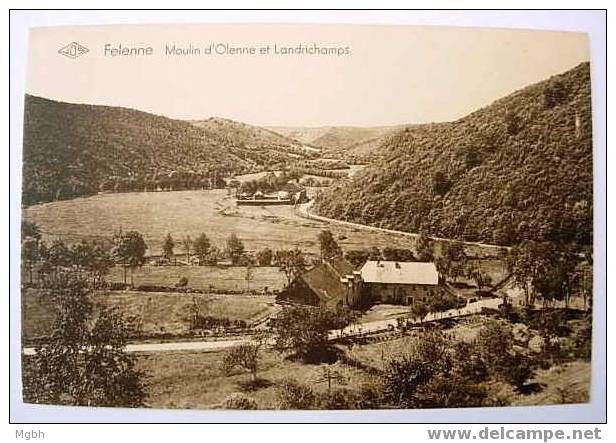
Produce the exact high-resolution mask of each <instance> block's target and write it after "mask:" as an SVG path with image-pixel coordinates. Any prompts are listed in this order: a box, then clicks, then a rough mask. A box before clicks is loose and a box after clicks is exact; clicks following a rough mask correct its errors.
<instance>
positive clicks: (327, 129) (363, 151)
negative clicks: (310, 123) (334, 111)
mask: <svg viewBox="0 0 616 443" xmlns="http://www.w3.org/2000/svg"><path fill="white" fill-rule="evenodd" d="M404 127H405V126H404V125H402V126H375V127H366V128H364V127H356V126H322V127H314V128H310V127H306V128H301V127H271V128H270V129H272V130H273V131H276V132H278V133H280V134H284V135H285V136H288V137H293V138H295V139H297V140H301V141H303V142H305V143H309V144H311V145H313V146H316V147H319V148H321V149H323V151H324V152H323V154H324V155H325V156H327V157H333V158H339V159H346V160H351V161H352V160H353V159H362V158H367V157H372V156H373V155H374V154H375V153H376V151H377V150H378V148H379V147H380V145H381V144H382V143H383V142H384V141H385V139H386V138H387V137H389V136H391V135H392V134H395V133H396V132H398V131H399V130H401V129H403V128H404Z"/></svg>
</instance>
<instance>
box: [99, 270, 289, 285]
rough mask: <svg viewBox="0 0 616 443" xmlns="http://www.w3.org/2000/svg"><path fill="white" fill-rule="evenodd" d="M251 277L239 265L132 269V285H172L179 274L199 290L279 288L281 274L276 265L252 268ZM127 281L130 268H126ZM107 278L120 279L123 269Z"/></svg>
mask: <svg viewBox="0 0 616 443" xmlns="http://www.w3.org/2000/svg"><path fill="white" fill-rule="evenodd" d="M252 271H253V276H252V279H251V280H250V281H249V282H247V281H246V268H245V267H240V266H234V267H228V268H219V267H216V266H143V267H142V268H138V269H136V270H135V272H134V274H133V281H134V285H135V286H139V285H157V286H174V285H175V284H176V283H177V282H178V281H179V280H180V278H181V277H186V278H188V287H189V288H194V289H200V290H203V291H208V290H213V289H222V290H235V291H238V290H239V291H245V290H247V289H250V290H259V291H262V290H264V289H265V288H267V289H268V290H269V291H272V290H275V289H278V290H280V289H282V288H283V287H284V283H285V277H284V274H283V273H282V272H280V270H279V269H278V268H276V267H254V268H252ZM127 279H128V281H129V282H130V270H129V271H127ZM107 281H109V282H122V281H123V270H122V268H121V267H120V266H117V267H115V268H113V269H112V270H111V272H110V273H109V275H108V276H107Z"/></svg>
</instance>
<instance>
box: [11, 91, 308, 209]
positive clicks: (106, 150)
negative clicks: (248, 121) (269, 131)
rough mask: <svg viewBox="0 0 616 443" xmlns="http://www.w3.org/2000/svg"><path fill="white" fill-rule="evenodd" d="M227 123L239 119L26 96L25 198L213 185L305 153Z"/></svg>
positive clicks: (49, 198) (28, 201) (289, 142)
mask: <svg viewBox="0 0 616 443" xmlns="http://www.w3.org/2000/svg"><path fill="white" fill-rule="evenodd" d="M231 123H234V124H236V125H242V124H240V123H236V122H230V121H229V122H227V123H226V124H225V125H222V126H216V125H211V124H210V125H202V127H198V126H197V125H195V124H192V123H190V122H186V121H180V120H173V119H169V118H166V117H162V116H157V115H153V114H149V113H146V112H141V111H136V110H133V109H127V108H118V107H108V106H93V105H81V104H70V103H62V102H57V101H52V100H47V99H44V98H40V97H34V96H29V95H27V96H26V99H25V115H24V153H23V203H24V204H33V203H37V202H45V201H52V200H58V199H66V198H71V197H76V196H84V195H91V194H94V193H96V192H99V191H143V190H156V189H176V190H177V189H197V188H201V187H218V186H222V185H224V182H222V178H223V177H227V176H230V175H232V174H242V173H249V172H257V171H261V170H264V169H267V168H277V167H278V166H279V165H280V164H285V163H287V162H290V161H293V160H295V159H297V158H309V157H310V156H311V154H310V151H305V152H304V151H303V150H301V149H298V150H294V148H293V146H295V144H294V143H293V140H290V139H285V138H284V137H282V136H279V138H280V139H285V140H283V141H284V143H279V144H276V143H270V144H268V145H267V146H266V145H265V144H251V143H250V142H251V139H250V137H247V136H246V133H247V132H248V131H249V128H250V127H249V126H248V125H244V126H247V128H244V130H243V132H238V131H230V130H229V127H230V126H231ZM203 126H205V127H203ZM272 138H273V136H272ZM252 141H254V139H253V140H252ZM296 144H297V145H301V144H299V143H296Z"/></svg>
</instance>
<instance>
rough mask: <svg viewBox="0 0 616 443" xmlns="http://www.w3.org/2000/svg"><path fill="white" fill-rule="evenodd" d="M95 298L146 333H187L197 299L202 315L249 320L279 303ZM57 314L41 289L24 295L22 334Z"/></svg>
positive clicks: (202, 297) (36, 330) (44, 329)
mask: <svg viewBox="0 0 616 443" xmlns="http://www.w3.org/2000/svg"><path fill="white" fill-rule="evenodd" d="M93 298H94V300H95V301H96V302H98V303H101V304H102V305H103V306H107V307H117V308H119V310H120V312H122V314H123V315H125V316H136V317H137V319H138V322H139V325H140V329H141V332H142V333H144V334H147V335H156V334H163V333H164V334H186V333H188V332H189V331H190V323H191V316H192V312H193V311H192V309H193V306H194V304H195V303H196V304H197V306H199V311H200V314H201V315H210V316H213V317H217V318H222V317H226V318H229V319H231V320H244V321H246V322H248V323H251V322H254V321H259V320H261V319H262V318H264V317H265V316H267V315H268V314H269V313H271V312H273V311H274V310H275V309H276V307H275V304H274V297H273V296H248V295H206V294H181V293H158V292H131V291H127V292H109V293H102V292H101V293H96V294H94V295H93ZM54 318H55V314H54V308H53V305H52V304H51V302H49V300H48V299H47V297H44V296H43V295H42V294H41V292H40V291H37V290H35V289H27V290H24V291H23V295H22V336H23V338H24V339H25V340H26V341H27V340H30V339H33V338H35V337H39V336H41V335H45V334H47V333H49V331H50V330H51V327H52V325H53V321H54Z"/></svg>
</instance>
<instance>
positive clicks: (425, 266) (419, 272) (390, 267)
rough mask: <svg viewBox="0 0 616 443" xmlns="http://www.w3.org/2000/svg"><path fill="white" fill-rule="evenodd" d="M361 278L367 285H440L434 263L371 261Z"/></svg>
mask: <svg viewBox="0 0 616 443" xmlns="http://www.w3.org/2000/svg"><path fill="white" fill-rule="evenodd" d="M361 277H362V279H363V281H365V282H367V283H395V284H402V285H436V284H438V272H437V271H436V266H435V265H434V263H423V262H395V261H372V260H371V261H367V262H366V264H365V265H364V266H363V267H362V268H361Z"/></svg>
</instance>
